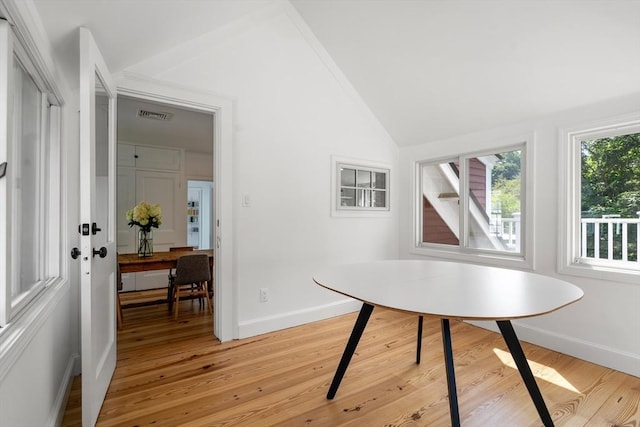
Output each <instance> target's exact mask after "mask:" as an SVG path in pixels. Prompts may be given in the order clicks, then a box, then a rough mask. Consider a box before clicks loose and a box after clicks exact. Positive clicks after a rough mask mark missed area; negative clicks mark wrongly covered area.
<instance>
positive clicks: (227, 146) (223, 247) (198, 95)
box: [116, 72, 238, 341]
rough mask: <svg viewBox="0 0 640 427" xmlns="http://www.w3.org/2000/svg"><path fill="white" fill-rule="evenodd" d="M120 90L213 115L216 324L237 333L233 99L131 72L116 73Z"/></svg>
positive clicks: (221, 331)
mask: <svg viewBox="0 0 640 427" xmlns="http://www.w3.org/2000/svg"><path fill="white" fill-rule="evenodd" d="M116 80H117V84H118V93H119V94H121V95H126V96H131V97H135V98H141V99H146V100H150V101H156V102H162V103H166V104H172V105H176V106H181V107H184V108H189V109H195V110H201V111H207V112H210V113H213V115H214V120H215V122H214V127H213V129H214V153H213V162H214V165H213V171H214V182H215V186H216V191H215V196H214V197H215V206H214V209H215V221H216V222H219V225H218V226H215V227H214V230H215V233H214V234H215V235H214V245H215V251H214V252H215V265H216V268H215V269H214V271H215V273H214V274H215V279H214V280H215V283H216V289H217V292H215V294H214V298H215V302H214V304H215V307H216V310H214V320H213V327H214V333H215V335H216V337H217V338H218V339H219V340H220V341H229V340H231V339H233V338H237V337H238V321H237V315H238V314H237V312H238V310H237V301H238V297H237V287H236V285H235V274H234V259H233V252H234V251H233V247H234V236H233V175H232V170H231V169H232V168H231V166H232V164H233V133H232V132H233V130H232V124H233V119H232V111H233V103H232V101H231V100H229V99H227V98H223V97H220V96H219V95H217V94H213V93H210V92H207V91H202V90H198V89H194V88H190V87H186V86H180V85H177V84H174V83H168V82H165V81H161V80H156V79H151V78H148V77H146V76H140V75H137V74H132V73H127V72H125V73H121V74H119V75H118V76H117V79H116Z"/></svg>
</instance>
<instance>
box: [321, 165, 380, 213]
mask: <svg viewBox="0 0 640 427" xmlns="http://www.w3.org/2000/svg"><path fill="white" fill-rule="evenodd" d="M334 177H335V185H334V186H333V187H334V189H335V191H334V192H335V194H334V207H335V209H334V211H339V212H342V213H345V212H346V213H347V214H349V212H351V213H354V212H356V213H357V212H371V213H375V212H388V211H389V168H386V167H384V166H383V165H372V164H359V163H353V162H346V161H342V160H334Z"/></svg>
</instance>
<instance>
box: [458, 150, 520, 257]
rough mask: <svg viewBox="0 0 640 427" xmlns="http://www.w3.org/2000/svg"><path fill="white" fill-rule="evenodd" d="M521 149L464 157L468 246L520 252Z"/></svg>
mask: <svg viewBox="0 0 640 427" xmlns="http://www.w3.org/2000/svg"><path fill="white" fill-rule="evenodd" d="M521 158H522V153H521V150H513V151H508V152H501V153H496V154H494V155H489V156H482V157H475V158H471V159H467V163H466V166H467V175H468V183H467V184H468V188H469V202H468V206H469V215H468V217H469V224H468V230H469V236H468V247H470V248H474V249H488V250H495V251H500V252H520V245H521V240H522V236H521V233H522V227H521V224H520V222H521V216H520V213H521V211H522V206H521V194H520V193H521V187H522V183H521V181H522V174H521V171H522V161H521Z"/></svg>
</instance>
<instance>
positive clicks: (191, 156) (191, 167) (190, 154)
mask: <svg viewBox="0 0 640 427" xmlns="http://www.w3.org/2000/svg"><path fill="white" fill-rule="evenodd" d="M184 175H185V177H186V178H187V179H198V178H199V179H201V180H203V181H210V180H212V179H213V176H214V170H213V155H212V154H209V153H197V152H195V151H185V152H184Z"/></svg>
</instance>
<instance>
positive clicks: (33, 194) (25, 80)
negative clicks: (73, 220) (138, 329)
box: [0, 21, 61, 327]
mask: <svg viewBox="0 0 640 427" xmlns="http://www.w3.org/2000/svg"><path fill="white" fill-rule="evenodd" d="M0 39H1V40H0V45H2V46H7V47H8V48H7V49H0V65H1V69H0V82H1V84H2V86H3V87H0V92H4V93H5V94H6V95H7V96H6V97H3V98H0V102H2V104H3V105H1V106H0V121H1V124H0V129H3V138H2V139H5V138H4V137H5V136H6V144H2V143H0V163H4V162H6V164H7V168H6V176H5V177H4V178H0V200H3V204H4V206H3V207H2V208H0V211H1V212H0V229H1V232H0V236H1V237H0V247H1V248H2V249H3V250H2V251H0V254H1V255H0V256H1V257H2V259H1V260H0V327H3V326H5V325H6V324H7V323H8V322H9V321H11V319H12V318H13V317H14V316H15V314H16V313H18V312H20V311H21V310H23V309H24V308H25V307H27V305H28V304H29V303H30V302H31V301H32V300H33V299H34V298H35V297H36V296H37V295H38V294H39V292H41V291H42V290H43V289H44V288H45V287H46V286H47V285H48V284H50V283H52V282H53V281H54V280H55V279H56V278H57V275H58V274H59V271H60V268H59V267H60V260H61V258H60V255H59V253H60V250H59V248H60V232H59V229H60V225H61V224H60V215H59V213H60V209H59V207H60V202H59V195H60V188H59V183H60V179H59V164H56V161H55V159H58V158H59V150H58V147H57V144H56V145H55V146H54V143H53V141H57V140H58V139H57V138H58V136H57V135H56V133H57V129H59V126H58V119H57V118H58V114H57V107H52V106H51V105H50V103H49V96H50V93H49V91H48V90H47V86H46V85H45V84H44V83H43V79H42V78H41V77H40V75H39V73H38V72H37V69H36V67H35V66H34V64H33V63H32V62H31V61H30V58H29V56H28V55H27V53H26V51H25V50H24V49H23V48H22V47H21V44H20V43H19V41H18V40H17V38H15V37H14V35H13V33H12V32H11V31H10V29H9V26H8V25H7V23H6V21H0ZM54 110H55V111H54ZM52 111H54V112H53V114H52ZM5 132H6V133H5ZM56 185H57V187H56ZM4 201H6V203H4Z"/></svg>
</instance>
